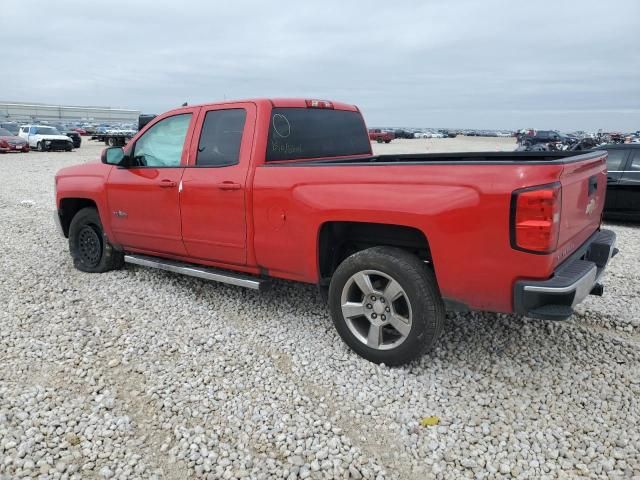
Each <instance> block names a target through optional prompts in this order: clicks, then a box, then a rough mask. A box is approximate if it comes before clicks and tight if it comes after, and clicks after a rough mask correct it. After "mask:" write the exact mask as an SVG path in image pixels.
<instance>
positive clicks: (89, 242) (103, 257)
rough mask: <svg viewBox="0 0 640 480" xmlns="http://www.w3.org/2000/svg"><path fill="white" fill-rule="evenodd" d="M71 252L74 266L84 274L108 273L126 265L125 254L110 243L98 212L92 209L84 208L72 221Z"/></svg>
mask: <svg viewBox="0 0 640 480" xmlns="http://www.w3.org/2000/svg"><path fill="white" fill-rule="evenodd" d="M69 251H70V252H71V257H72V258H73V266H74V267H76V268H77V269H78V270H81V271H83V272H88V273H102V272H108V271H109V270H114V269H118V268H121V267H122V265H123V264H124V255H123V253H122V252H119V251H117V250H115V249H114V248H113V246H112V245H111V243H109V239H108V238H107V236H106V235H105V234H104V230H103V229H102V222H101V221H100V216H99V215H98V211H97V210H96V209H95V208H92V207H87V208H83V209H82V210H80V211H79V212H78V213H76V215H75V216H74V217H73V219H72V220H71V225H70V226H69Z"/></svg>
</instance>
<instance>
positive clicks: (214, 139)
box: [196, 108, 247, 167]
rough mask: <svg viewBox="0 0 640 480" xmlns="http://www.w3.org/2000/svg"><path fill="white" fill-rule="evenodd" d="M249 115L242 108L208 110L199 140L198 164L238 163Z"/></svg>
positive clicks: (222, 165)
mask: <svg viewBox="0 0 640 480" xmlns="http://www.w3.org/2000/svg"><path fill="white" fill-rule="evenodd" d="M246 117H247V114H246V112H245V111H244V109H242V108H233V109H229V110H211V111H209V112H207V115H206V117H205V118H204V124H203V125H202V133H201V134H200V141H199V142H198V157H197V158H196V165H200V166H211V167H224V166H227V165H236V164H237V163H238V159H239V156H240V143H241V142H242V132H243V131H244V121H245V118H246Z"/></svg>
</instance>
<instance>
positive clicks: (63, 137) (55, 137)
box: [38, 134, 69, 140]
mask: <svg viewBox="0 0 640 480" xmlns="http://www.w3.org/2000/svg"><path fill="white" fill-rule="evenodd" d="M38 136H39V137H40V138H41V139H42V140H69V137H67V136H66V135H41V134H38Z"/></svg>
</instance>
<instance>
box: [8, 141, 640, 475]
mask: <svg viewBox="0 0 640 480" xmlns="http://www.w3.org/2000/svg"><path fill="white" fill-rule="evenodd" d="M497 140H498V141H502V139H497ZM507 140H509V139H507ZM447 141H448V142H450V143H448V144H445V143H443V142H447ZM474 141H476V139H454V140H450V139H443V140H439V141H437V140H416V141H415V142H416V143H414V144H412V143H411V142H412V140H407V141H404V142H403V141H395V142H393V143H392V144H390V145H380V146H378V145H376V146H375V148H376V149H378V150H380V151H396V152H397V151H406V150H409V151H410V150H411V149H412V148H413V149H415V150H418V151H424V150H422V148H423V146H424V147H425V148H426V150H428V151H435V150H437V149H444V147H442V145H446V146H447V149H463V148H464V149H469V150H471V149H478V148H480V147H478V144H476V143H474ZM491 141H492V142H494V143H495V142H496V139H491ZM497 145H502V144H497ZM505 145H506V147H505ZM474 146H476V147H477V148H474ZM503 147H504V148H508V145H507V143H505V144H504V145H503ZM503 147H501V148H503ZM481 148H487V146H486V144H483V145H482V146H481ZM481 148H480V149H481ZM99 149H100V147H99V146H98V145H92V144H85V145H83V147H82V149H80V150H79V151H76V152H74V153H37V152H34V153H31V154H16V155H0V182H1V183H0V184H1V185H2V188H1V189H0V225H2V227H1V228H2V235H0V251H1V252H2V254H1V256H0V272H2V273H1V275H0V299H1V300H0V301H1V302H2V303H1V305H0V362H1V363H0V365H1V366H2V368H1V369H0V479H2V480H4V479H13V478H20V477H38V476H41V478H52V479H55V478H169V479H181V478H188V477H198V478H199V477H206V478H256V479H267V478H297V477H299V478H355V479H358V478H367V479H373V478H375V479H382V478H397V479H403V480H404V479H420V480H423V479H429V478H452V479H458V478H536V479H538V478H577V477H585V478H632V477H633V476H634V475H635V476H636V477H638V476H640V456H639V455H640V454H639V452H640V425H639V423H640V401H639V398H640V300H639V293H640V292H639V285H640V228H638V227H637V226H633V225H610V227H611V228H613V229H614V230H615V231H616V232H617V234H618V239H619V247H620V249H621V253H620V256H619V257H617V258H616V259H615V261H613V263H612V265H611V267H610V270H609V273H608V275H607V278H606V290H605V296H604V297H602V298H595V297H591V298H589V299H588V300H587V301H586V302H585V303H584V304H583V305H582V306H580V307H579V313H578V315H576V316H575V317H574V319H572V320H571V321H568V322H563V323H552V322H543V321H533V320H527V319H523V318H520V317H515V316H509V315H494V314H476V313H473V314H464V315H453V314H449V315H448V319H447V323H446V326H445V330H444V335H443V338H442V339H441V341H440V342H439V344H438V346H437V348H435V350H433V351H432V352H430V353H429V354H427V355H426V356H425V357H424V358H423V359H421V360H420V361H419V362H416V363H414V364H412V365H410V366H408V367H405V368H388V367H384V366H376V365H373V364H371V363H368V362H366V361H364V360H362V359H360V358H359V357H357V356H356V355H354V354H353V353H351V352H350V351H348V350H347V347H346V346H345V345H344V344H343V343H342V341H341V340H340V338H339V337H338V335H337V334H336V333H335V331H334V329H333V326H332V324H331V320H330V318H329V316H328V313H327V309H326V308H325V306H324V305H323V304H322V302H321V301H320V300H319V299H318V297H317V295H316V292H315V289H314V288H313V287H307V286H303V285H297V284H292V283H286V282H280V283H277V284H276V285H275V287H274V288H273V289H272V290H271V291H269V292H267V293H262V294H259V293H257V292H253V291H249V290H244V289H240V288H236V287H230V286H226V285H222V284H214V283H207V282H205V281H199V280H197V279H191V278H187V277H180V276H176V275H172V274H169V273H164V272H159V271H153V270H148V269H144V268H136V267H131V266H127V267H126V268H125V269H124V270H121V271H116V272H110V273H108V274H102V275H90V274H83V273H81V272H79V271H76V270H74V269H73V267H72V264H71V261H70V258H69V255H68V252H67V245H66V241H65V240H64V239H62V238H61V237H59V236H58V235H57V233H56V230H55V228H54V225H53V221H52V218H51V217H52V214H51V211H52V207H53V200H52V193H53V174H54V172H55V171H56V170H57V169H59V168H60V167H62V166H65V165H70V164H73V163H77V162H79V161H86V160H90V159H93V158H96V157H97V155H98V152H99ZM432 415H433V416H437V417H439V419H440V423H439V425H436V426H427V427H422V426H420V424H419V422H420V419H421V418H423V417H426V416H432ZM638 478H640V477H638Z"/></svg>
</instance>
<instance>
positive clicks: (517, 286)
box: [55, 99, 617, 365]
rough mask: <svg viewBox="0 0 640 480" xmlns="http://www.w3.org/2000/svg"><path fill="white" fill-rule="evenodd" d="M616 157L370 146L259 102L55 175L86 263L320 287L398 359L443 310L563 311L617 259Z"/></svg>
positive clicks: (354, 329) (169, 124)
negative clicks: (610, 189) (610, 175)
mask: <svg viewBox="0 0 640 480" xmlns="http://www.w3.org/2000/svg"><path fill="white" fill-rule="evenodd" d="M606 158H607V154H606V152H589V153H584V154H579V153H576V152H553V153H552V152H534V153H531V152H524V153H517V152H501V153H495V152H490V153H458V154H451V153H446V154H416V155H373V154H372V151H371V144H370V142H369V136H368V134H367V128H366V126H365V122H364V120H363V118H362V115H361V113H360V111H359V110H358V108H357V107H355V106H352V105H348V104H343V103H337V102H330V101H323V100H303V99H277V100H276V99H274V100H269V99H260V100H248V101H238V102H224V103H217V104H207V105H199V106H188V107H184V108H178V109H176V110H172V111H170V112H167V113H164V114H162V115H159V116H157V117H156V118H154V119H153V120H152V121H151V122H149V124H148V125H146V126H145V127H144V128H143V129H142V130H141V131H140V132H138V133H137V134H136V135H135V136H134V137H133V138H132V140H131V141H130V142H129V144H128V145H127V146H126V147H124V148H122V147H111V148H106V149H104V151H103V152H102V156H101V162H99V161H96V162H94V163H86V164H83V165H78V166H72V167H68V168H64V169H62V170H60V171H59V172H58V173H57V175H56V177H55V185H56V203H57V209H56V212H55V219H56V221H57V223H58V226H59V228H60V230H61V232H62V234H63V235H64V236H65V237H67V238H68V242H69V249H70V252H71V257H72V258H73V262H74V265H75V267H76V268H78V269H79V270H81V271H84V272H106V271H108V270H112V269H116V268H121V267H122V266H123V265H124V264H125V263H130V264H135V265H142V266H145V267H151V268H158V269H162V270H168V271H170V272H176V273H180V274H185V275H191V276H195V277H199V278H203V279H209V280H215V281H221V282H226V283H230V284H233V285H238V286H242V287H248V288H254V289H260V288H263V287H265V286H266V285H268V283H269V280H270V279H272V278H278V279H286V280H294V281H299V282H305V283H310V284H316V285H318V287H319V289H320V292H321V293H322V295H323V297H324V298H326V299H327V301H328V306H329V309H330V312H331V316H332V319H333V322H334V324H335V327H336V329H337V331H338V333H339V334H340V336H341V337H342V339H343V340H344V341H345V342H346V343H347V344H348V345H349V346H350V347H351V349H353V350H354V351H355V352H356V353H358V354H359V355H361V356H362V357H364V358H366V359H368V360H370V361H373V362H384V363H386V364H388V365H399V364H403V363H406V362H409V361H411V360H413V359H416V358H417V357H418V356H420V355H421V354H422V353H423V352H424V351H425V350H426V349H428V348H429V347H430V346H431V345H433V344H434V342H435V340H436V338H437V337H438V335H439V334H440V332H441V331H442V328H443V323H444V320H445V311H446V310H447V309H448V310H454V311H468V310H484V311H493V312H505V313H517V314H521V315H526V316H528V317H533V318H538V319H555V320H560V319H566V318H568V317H569V316H570V315H571V314H572V313H573V308H574V307H575V306H576V304H578V303H579V302H581V301H582V300H584V298H585V297H586V296H587V295H589V294H596V295H601V294H602V291H603V287H602V285H601V283H600V278H601V276H602V274H603V272H604V270H605V267H606V266H607V263H608V262H609V260H610V258H611V257H613V256H614V255H615V254H616V253H617V249H616V248H615V246H614V244H615V238H616V237H615V234H614V233H613V232H612V231H608V230H603V229H601V228H600V227H601V216H602V209H603V205H604V199H605V190H606V183H607V169H606Z"/></svg>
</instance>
